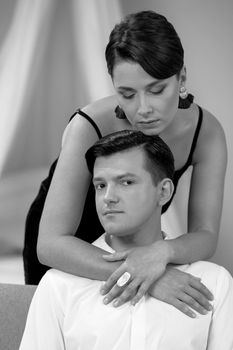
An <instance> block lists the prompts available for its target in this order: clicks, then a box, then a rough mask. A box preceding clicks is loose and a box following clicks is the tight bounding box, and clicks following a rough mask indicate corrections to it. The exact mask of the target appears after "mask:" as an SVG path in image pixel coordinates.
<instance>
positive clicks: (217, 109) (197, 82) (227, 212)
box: [121, 0, 233, 274]
mask: <svg viewBox="0 0 233 350" xmlns="http://www.w3.org/2000/svg"><path fill="white" fill-rule="evenodd" d="M121 3H122V7H123V11H124V13H125V14H126V13H131V12H136V11H141V10H150V9H151V10H154V11H157V12H159V13H161V14H163V15H165V16H166V17H167V18H168V19H169V20H170V22H171V23H172V24H173V25H174V27H175V28H176V30H177V32H178V34H179V36H180V38H181V40H182V43H183V46H184V50H185V64H186V66H187V73H188V82H187V86H188V88H189V89H190V91H191V92H192V93H193V94H194V95H195V100H196V102H197V103H199V104H200V105H201V106H203V107H204V108H206V109H208V110H209V111H210V112H212V113H213V114H214V115H215V116H216V117H217V118H218V119H219V121H220V122H221V124H222V126H223V128H224V130H225V133H226V138H227V145H228V154H229V160H228V169H227V175H226V184H225V197H224V206H223V215H222V223H221V230H220V239H219V244H218V248H217V251H216V254H215V256H214V257H213V259H212V260H213V261H215V262H217V263H219V264H222V265H224V266H225V267H227V268H228V269H229V270H230V271H231V273H232V274H233V254H232V251H233V212H232V198H233V186H232V173H233V157H232V154H233V141H232V140H233V138H232V134H233V117H232V110H233V107H232V101H233V68H232V62H233V44H232V35H233V21H232V14H233V2H232V1H231V0H222V1H218V0H205V1H202V0H195V1H189V0H176V1H170V0H156V1H155V0H144V1H143V2H142V1H140V0H127V1H123V0H121Z"/></svg>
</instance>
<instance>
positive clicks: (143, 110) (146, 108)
mask: <svg viewBox="0 0 233 350" xmlns="http://www.w3.org/2000/svg"><path fill="white" fill-rule="evenodd" d="M150 112H152V107H151V105H150V103H149V101H148V99H147V97H146V96H145V95H142V96H140V97H139V107H138V114H140V115H142V116H145V115H147V114H148V113H150Z"/></svg>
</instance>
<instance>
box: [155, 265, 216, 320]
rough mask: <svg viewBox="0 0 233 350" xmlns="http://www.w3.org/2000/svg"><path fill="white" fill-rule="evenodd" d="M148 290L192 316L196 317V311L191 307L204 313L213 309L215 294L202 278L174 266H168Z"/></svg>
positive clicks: (159, 298)
mask: <svg viewBox="0 0 233 350" xmlns="http://www.w3.org/2000/svg"><path fill="white" fill-rule="evenodd" d="M148 292H149V294H150V295H151V296H152V297H154V298H156V299H158V300H161V301H164V302H165V303H168V304H171V305H173V306H174V307H176V308H177V309H178V310H180V311H181V312H183V313H184V314H185V315H187V316H189V317H192V318H194V317H196V313H195V312H193V311H192V310H191V309H190V308H192V309H193V310H195V311H197V312H198V313H200V314H203V315H205V314H207V312H208V311H210V310H212V306H211V304H210V303H209V300H213V295H212V293H211V292H210V291H209V290H208V288H206V286H205V285H204V284H203V283H201V280H200V279H199V278H197V277H194V276H192V275H190V274H188V273H186V272H182V271H180V270H178V269H176V268H173V267H167V269H166V272H165V273H164V274H163V276H161V277H160V278H159V279H158V280H157V281H156V282H155V283H154V284H153V285H152V286H151V287H150V289H149V291H148Z"/></svg>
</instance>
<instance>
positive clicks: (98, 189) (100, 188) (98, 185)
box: [94, 183, 105, 191]
mask: <svg viewBox="0 0 233 350" xmlns="http://www.w3.org/2000/svg"><path fill="white" fill-rule="evenodd" d="M94 186H95V189H96V190H97V191H100V190H102V189H103V188H104V187H105V184H104V183H101V184H95V185H94Z"/></svg>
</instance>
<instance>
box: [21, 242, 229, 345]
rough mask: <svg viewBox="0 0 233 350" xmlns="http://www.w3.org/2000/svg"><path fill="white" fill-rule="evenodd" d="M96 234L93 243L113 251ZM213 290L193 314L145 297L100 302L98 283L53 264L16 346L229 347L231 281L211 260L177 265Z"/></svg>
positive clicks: (40, 286)
mask: <svg viewBox="0 0 233 350" xmlns="http://www.w3.org/2000/svg"><path fill="white" fill-rule="evenodd" d="M103 237H104V236H101V238H100V239H98V240H97V241H96V242H95V244H96V245H97V246H99V247H101V248H103V249H105V250H107V251H110V252H112V251H113V250H112V249H111V248H110V247H109V246H108V245H107V244H106V242H105V240H104V238H103ZM180 269H182V271H185V272H187V273H190V274H192V275H195V276H197V277H200V278H201V279H202V282H203V283H204V284H205V285H206V286H207V287H208V288H209V289H210V290H211V292H212V293H213V294H214V297H215V298H214V301H213V311H211V312H209V313H208V314H207V315H199V314H198V315H197V317H196V318H194V319H192V318H190V317H188V316H186V315H184V314H183V313H181V312H180V311H178V310H177V309H176V308H174V307H173V306H171V305H169V304H166V303H164V302H161V301H159V300H157V299H155V298H152V297H150V296H148V295H147V296H145V297H143V298H142V299H141V301H140V302H139V303H138V304H137V305H136V306H132V305H130V303H126V304H124V305H122V306H120V307H118V308H114V307H113V306H112V305H111V304H109V305H104V304H103V296H101V295H100V292H99V290H100V287H101V284H102V282H101V281H95V280H89V279H87V278H82V277H77V276H73V275H71V274H67V273H64V272H61V271H58V270H55V269H51V270H49V271H48V272H47V273H46V274H45V276H44V277H43V278H42V280H41V282H40V284H39V286H38V288H37V290H36V292H35V295H34V297H33V300H32V303H31V306H30V310H29V314H28V319H27V324H26V328H25V331H24V335H23V338H22V342H21V346H20V350H204V349H205V350H206V349H208V350H233V280H232V277H231V276H230V274H229V273H228V272H227V271H226V269H224V268H223V267H221V266H218V265H216V264H213V263H210V262H204V261H202V262H196V263H193V264H190V265H182V266H181V267H180Z"/></svg>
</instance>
